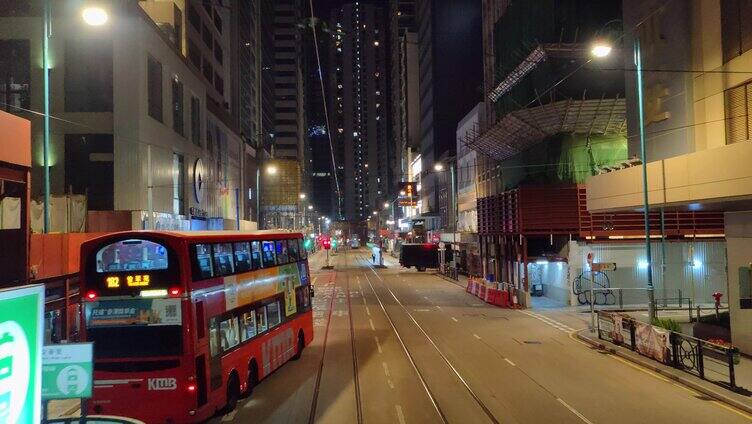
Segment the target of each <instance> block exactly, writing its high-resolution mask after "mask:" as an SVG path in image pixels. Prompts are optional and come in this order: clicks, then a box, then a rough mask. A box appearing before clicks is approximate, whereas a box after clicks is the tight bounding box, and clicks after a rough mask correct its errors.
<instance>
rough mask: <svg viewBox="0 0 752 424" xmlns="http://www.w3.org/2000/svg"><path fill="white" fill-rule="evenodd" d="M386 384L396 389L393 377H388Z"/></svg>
mask: <svg viewBox="0 0 752 424" xmlns="http://www.w3.org/2000/svg"><path fill="white" fill-rule="evenodd" d="M386 384H387V385H388V386H389V388H390V389H394V382H392V379H391V378H387V379H386Z"/></svg>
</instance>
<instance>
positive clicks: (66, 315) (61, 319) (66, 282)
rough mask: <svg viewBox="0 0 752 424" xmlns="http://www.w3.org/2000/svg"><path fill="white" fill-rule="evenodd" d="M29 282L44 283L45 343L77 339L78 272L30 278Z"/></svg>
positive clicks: (78, 311) (78, 308)
mask: <svg viewBox="0 0 752 424" xmlns="http://www.w3.org/2000/svg"><path fill="white" fill-rule="evenodd" d="M29 284H44V293H45V296H44V313H45V315H44V341H45V343H60V342H61V341H62V340H67V341H77V340H78V330H79V328H80V317H81V314H80V307H81V303H80V299H81V294H80V291H79V284H78V273H73V274H67V275H60V276H56V277H50V278H43V279H38V280H30V281H29Z"/></svg>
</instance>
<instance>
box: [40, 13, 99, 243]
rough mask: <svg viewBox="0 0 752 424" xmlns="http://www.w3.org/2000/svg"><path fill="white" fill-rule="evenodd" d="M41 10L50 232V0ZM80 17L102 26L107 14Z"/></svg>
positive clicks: (46, 198) (47, 227) (47, 224)
mask: <svg viewBox="0 0 752 424" xmlns="http://www.w3.org/2000/svg"><path fill="white" fill-rule="evenodd" d="M43 7H44V10H43V11H42V72H43V74H44V75H43V79H42V80H43V92H44V117H43V119H42V122H43V123H42V157H43V159H42V162H43V174H44V205H43V208H44V212H43V215H44V216H43V220H44V227H43V228H44V232H45V233H49V232H50V95H51V88H50V61H49V60H50V58H49V56H50V38H51V37H52V0H45V1H44V6H43ZM81 18H82V19H83V21H84V22H85V23H86V24H87V25H89V26H102V25H104V24H106V23H107V21H108V19H109V16H108V14H107V11H106V10H104V9H102V8H101V7H85V8H84V9H83V10H82V11H81Z"/></svg>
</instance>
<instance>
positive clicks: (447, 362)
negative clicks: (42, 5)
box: [359, 256, 501, 424]
mask: <svg viewBox="0 0 752 424" xmlns="http://www.w3.org/2000/svg"><path fill="white" fill-rule="evenodd" d="M359 260H360V261H361V262H362V263H363V264H364V265H365V266H366V267H367V268H368V269H369V270H370V271H371V272H373V274H374V275H375V276H376V278H378V279H379V281H381V283H382V286H383V287H384V288H385V289H386V290H387V291H388V292H389V294H390V295H391V297H392V298H393V299H394V301H395V302H396V303H397V305H399V306H400V308H401V309H402V310H403V311H404V312H405V314H406V315H407V316H408V318H409V319H410V321H411V322H412V323H413V324H414V325H415V326H416V327H417V329H418V330H419V332H420V333H421V334H422V335H423V336H424V337H425V339H426V340H427V341H428V343H429V344H430V345H431V346H432V347H433V349H434V350H435V351H436V352H437V353H438V355H439V356H440V357H441V359H442V360H443V362H444V364H445V365H446V366H447V367H448V368H449V369H450V370H451V372H452V374H453V375H454V376H455V377H456V378H457V380H458V381H459V382H460V383H461V385H462V386H463V387H464V388H465V390H466V391H467V392H468V394H469V395H470V397H471V398H472V399H473V401H474V402H475V403H476V405H477V406H478V407H479V408H480V410H481V411H482V412H483V414H484V415H485V416H486V417H487V418H488V420H489V421H490V422H491V423H494V424H499V423H501V421H500V420H499V419H498V418H497V417H496V416H495V415H494V414H493V412H492V411H491V410H490V408H489V407H488V406H487V405H486V404H485V402H483V400H482V399H481V398H480V397H479V396H478V394H477V393H476V392H475V390H473V388H472V387H471V386H470V385H469V383H468V382H467V379H466V378H465V377H463V376H462V374H461V373H460V372H459V370H458V369H457V368H456V367H455V366H454V364H452V362H451V361H450V360H449V358H448V357H447V355H446V354H445V353H444V352H443V351H442V350H441V348H440V347H439V346H438V345H437V344H436V342H434V340H433V338H431V336H430V335H429V334H428V333H427V332H426V331H425V329H424V328H423V326H422V325H420V323H419V322H418V321H417V320H416V319H415V317H414V316H413V314H412V313H410V311H409V310H408V309H407V307H405V305H404V304H403V303H402V302H401V301H400V300H399V298H397V296H396V295H395V293H394V292H393V291H392V289H391V288H390V287H389V286H388V284H387V283H386V282H385V281H384V279H383V278H382V277H381V276H380V275H379V274H378V272H377V271H376V270H375V269H374V268H373V266H371V264H370V263H369V262H368V258H367V257H365V256H362V257H360V258H359ZM364 275H365V277H366V282H368V285H369V286H370V288H371V291H372V292H373V294H374V296H375V297H376V300H377V302H378V303H379V306H380V307H381V310H382V311H383V312H384V315H385V316H386V318H387V321H388V322H389V324H390V326H391V328H392V331H394V333H395V335H396V336H397V340H398V341H399V343H400V345H401V347H402V350H403V351H404V352H405V355H407V358H408V361H409V362H410V364H411V366H412V367H413V370H414V371H415V372H416V374H417V375H418V378H419V380H420V382H421V385H422V386H423V388H424V390H425V391H426V395H427V396H428V397H429V400H430V401H431V403H432V405H433V406H434V408H435V410H436V412H437V414H438V415H439V417H440V418H441V421H442V422H443V423H445V424H448V423H449V421H448V419H447V417H446V415H445V413H444V410H443V409H442V408H441V405H440V404H439V402H438V400H437V399H436V396H435V394H434V391H433V390H432V389H431V387H430V385H429V384H428V382H427V381H426V380H425V378H424V376H423V373H422V372H421V371H420V368H419V367H418V366H417V364H416V362H415V358H414V356H413V354H412V352H411V351H410V349H409V348H408V347H407V345H406V344H405V343H404V340H403V338H402V335H401V334H400V332H399V330H398V329H397V327H396V326H395V325H394V321H393V319H392V316H391V315H390V314H389V312H388V311H387V310H386V308H385V307H384V303H383V302H382V300H381V296H380V295H379V294H378V293H377V291H376V289H375V287H374V286H373V283H372V282H371V279H370V278H368V274H367V273H365V274H364Z"/></svg>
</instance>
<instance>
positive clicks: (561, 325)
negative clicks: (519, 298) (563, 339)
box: [520, 310, 574, 333]
mask: <svg viewBox="0 0 752 424" xmlns="http://www.w3.org/2000/svg"><path fill="white" fill-rule="evenodd" d="M520 312H521V313H523V314H525V315H527V316H529V317H532V318H535V319H537V320H539V321H543V322H544V323H546V324H548V325H550V326H551V327H554V328H556V329H557V330H560V331H563V332H565V333H569V332H572V331H574V328H572V327H570V326H568V325H566V324H564V323H562V322H559V321H556V320H555V319H553V318H549V317H547V316H545V315H541V314H536V313H535V312H530V311H522V310H520Z"/></svg>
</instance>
